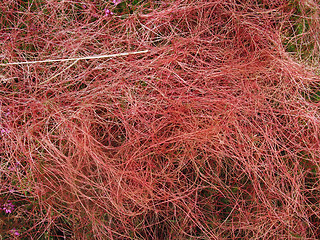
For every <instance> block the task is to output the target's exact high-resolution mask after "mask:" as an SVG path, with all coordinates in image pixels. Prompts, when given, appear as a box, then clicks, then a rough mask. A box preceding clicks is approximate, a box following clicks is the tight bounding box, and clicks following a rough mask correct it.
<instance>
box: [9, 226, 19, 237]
mask: <svg viewBox="0 0 320 240" xmlns="http://www.w3.org/2000/svg"><path fill="white" fill-rule="evenodd" d="M10 232H11V233H12V234H13V235H15V236H19V235H20V233H19V232H18V231H17V230H16V229H15V228H13V229H11V230H10Z"/></svg>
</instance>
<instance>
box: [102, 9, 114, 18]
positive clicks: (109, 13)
mask: <svg viewBox="0 0 320 240" xmlns="http://www.w3.org/2000/svg"><path fill="white" fill-rule="evenodd" d="M104 13H105V16H106V17H109V16H111V15H113V12H111V11H110V10H109V9H105V10H104Z"/></svg>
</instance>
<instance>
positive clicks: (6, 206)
mask: <svg viewBox="0 0 320 240" xmlns="http://www.w3.org/2000/svg"><path fill="white" fill-rule="evenodd" d="M2 209H3V210H4V211H5V212H6V213H12V211H13V209H14V205H13V204H12V203H11V202H10V201H8V202H7V203H5V204H3V205H2Z"/></svg>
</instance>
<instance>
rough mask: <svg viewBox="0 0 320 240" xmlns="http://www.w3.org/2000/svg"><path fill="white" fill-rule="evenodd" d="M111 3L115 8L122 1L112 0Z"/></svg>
mask: <svg viewBox="0 0 320 240" xmlns="http://www.w3.org/2000/svg"><path fill="white" fill-rule="evenodd" d="M112 2H113V4H114V5H115V6H117V5H118V4H119V3H121V2H122V0H112Z"/></svg>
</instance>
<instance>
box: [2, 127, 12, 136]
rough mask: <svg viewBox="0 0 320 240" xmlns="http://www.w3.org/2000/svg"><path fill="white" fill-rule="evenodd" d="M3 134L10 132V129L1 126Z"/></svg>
mask: <svg viewBox="0 0 320 240" xmlns="http://www.w3.org/2000/svg"><path fill="white" fill-rule="evenodd" d="M0 132H1V135H2V136H3V135H4V134H8V133H9V132H10V131H9V129H6V128H1V131H0Z"/></svg>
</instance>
